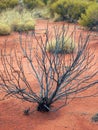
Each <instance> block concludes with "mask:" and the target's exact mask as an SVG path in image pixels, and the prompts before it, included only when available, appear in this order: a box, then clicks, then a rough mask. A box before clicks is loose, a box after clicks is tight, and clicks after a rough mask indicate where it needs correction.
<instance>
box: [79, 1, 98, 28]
mask: <svg viewBox="0 0 98 130" xmlns="http://www.w3.org/2000/svg"><path fill="white" fill-rule="evenodd" d="M79 23H80V24H81V25H83V26H85V27H88V28H89V29H93V28H97V29H98V4H97V3H95V4H92V5H90V6H89V7H88V9H87V10H86V13H85V14H82V15H81V18H80V20H79Z"/></svg>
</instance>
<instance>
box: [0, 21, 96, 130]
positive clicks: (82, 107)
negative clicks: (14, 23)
mask: <svg viewBox="0 0 98 130" xmlns="http://www.w3.org/2000/svg"><path fill="white" fill-rule="evenodd" d="M53 24H54V23H53V22H50V23H49V29H51V28H52V27H53ZM60 24H62V23H61V22H60V23H58V25H60ZM46 26H47V21H43V20H37V23H36V29H39V28H40V29H41V28H46ZM70 26H73V25H72V24H71V25H70ZM70 29H71V28H70ZM77 31H81V30H80V29H78V30H77ZM93 34H94V33H92V38H91V41H90V47H91V49H92V50H94V49H95V48H96V50H95V60H96V62H98V34H97V36H95V35H93ZM6 37H8V38H9V39H14V38H17V34H16V33H13V34H11V35H10V36H1V37H0V48H1V47H2V46H3V41H4V39H5V38H6ZM7 47H8V48H9V49H10V48H11V47H13V43H11V42H9V45H8V46H7ZM8 48H7V49H8ZM28 76H29V75H28ZM96 78H98V77H96ZM30 80H31V81H30V82H31V83H32V85H34V86H37V83H36V81H34V80H33V79H30ZM0 96H1V97H2V92H1V91H0ZM29 106H30V107H31V108H32V110H33V109H34V108H35V105H31V104H30V103H28V102H23V101H20V100H18V99H14V98H9V99H6V100H3V101H0V130H60V129H61V130H98V122H92V120H91V118H92V116H93V115H95V114H96V113H98V97H90V98H78V99H74V100H73V101H72V102H70V103H69V105H67V106H66V107H64V108H62V109H61V110H59V111H56V112H48V113H47V112H46V113H41V112H38V111H35V112H33V113H31V114H30V115H28V116H26V115H24V113H23V111H24V110H25V109H27V108H28V107H29Z"/></svg>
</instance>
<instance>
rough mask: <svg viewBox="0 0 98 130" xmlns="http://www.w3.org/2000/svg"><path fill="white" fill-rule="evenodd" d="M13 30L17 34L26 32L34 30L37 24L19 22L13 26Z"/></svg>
mask: <svg viewBox="0 0 98 130" xmlns="http://www.w3.org/2000/svg"><path fill="white" fill-rule="evenodd" d="M12 28H13V30H14V31H16V32H24V31H30V30H34V28H35V24H34V22H33V21H31V20H29V21H17V22H14V23H13V24H12Z"/></svg>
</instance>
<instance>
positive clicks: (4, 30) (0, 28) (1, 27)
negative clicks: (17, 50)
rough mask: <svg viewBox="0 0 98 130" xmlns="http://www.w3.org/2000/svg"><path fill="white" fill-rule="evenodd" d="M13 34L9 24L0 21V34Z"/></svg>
mask: <svg viewBox="0 0 98 130" xmlns="http://www.w3.org/2000/svg"><path fill="white" fill-rule="evenodd" d="M9 34H11V28H10V26H9V25H7V24H2V23H0V35H9Z"/></svg>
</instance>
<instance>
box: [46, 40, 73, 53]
mask: <svg viewBox="0 0 98 130" xmlns="http://www.w3.org/2000/svg"><path fill="white" fill-rule="evenodd" d="M74 48H75V45H74V43H73V42H72V40H71V39H69V38H66V39H62V40H60V39H57V40H55V41H52V42H50V43H48V44H47V51H49V52H50V53H56V54H58V53H61V54H62V53H72V52H73V51H74Z"/></svg>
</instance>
